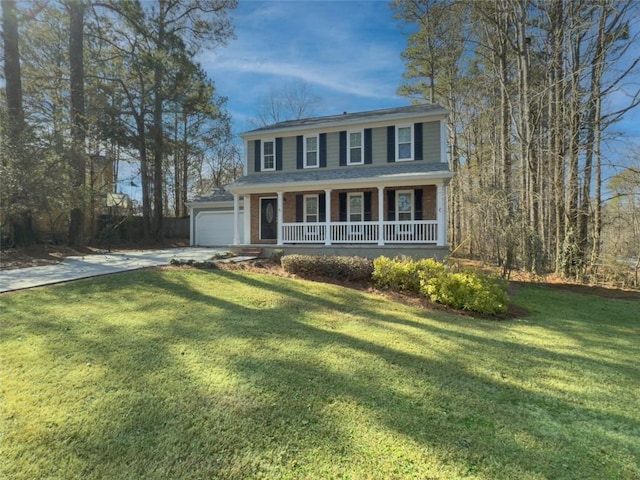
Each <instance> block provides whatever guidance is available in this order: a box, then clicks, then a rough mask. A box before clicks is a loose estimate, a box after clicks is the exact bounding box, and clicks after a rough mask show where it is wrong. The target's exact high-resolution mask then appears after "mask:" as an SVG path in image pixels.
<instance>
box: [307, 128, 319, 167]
mask: <svg viewBox="0 0 640 480" xmlns="http://www.w3.org/2000/svg"><path fill="white" fill-rule="evenodd" d="M304 145H305V152H304V162H305V163H304V166H305V168H316V167H317V166H318V137H316V136H314V137H305V139H304Z"/></svg>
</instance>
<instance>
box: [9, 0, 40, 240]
mask: <svg viewBox="0 0 640 480" xmlns="http://www.w3.org/2000/svg"><path fill="white" fill-rule="evenodd" d="M2 29H3V32H4V33H3V35H4V37H3V40H4V42H3V44H4V75H5V92H6V102H7V125H6V133H5V134H6V148H7V151H11V152H12V155H11V157H9V156H8V155H2V163H3V166H4V167H9V164H11V170H12V171H13V172H14V173H16V178H17V185H16V186H15V188H14V189H13V192H12V193H11V197H12V198H10V199H9V201H10V203H11V204H13V203H23V202H22V200H23V199H24V197H25V196H26V195H30V194H31V192H30V191H28V190H29V188H28V187H27V186H26V185H27V182H26V177H27V176H28V175H29V174H30V171H31V170H30V169H31V164H32V162H33V159H32V158H31V157H30V155H28V154H27V153H26V151H25V148H24V147H25V145H24V130H25V121H24V107H23V101H22V72H21V66H20V48H19V39H20V35H19V32H18V15H17V10H16V2H15V1H14V0H2ZM8 223H9V224H10V225H11V236H12V238H13V240H12V243H14V244H16V245H30V244H33V243H35V241H36V231H35V228H34V224H33V213H32V211H31V210H30V209H28V208H27V209H23V210H22V211H20V212H10V213H9V214H8ZM3 246H4V245H3Z"/></svg>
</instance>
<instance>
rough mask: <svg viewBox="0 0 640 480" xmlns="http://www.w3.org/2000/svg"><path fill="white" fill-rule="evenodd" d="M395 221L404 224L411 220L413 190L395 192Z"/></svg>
mask: <svg viewBox="0 0 640 480" xmlns="http://www.w3.org/2000/svg"><path fill="white" fill-rule="evenodd" d="M396 205H397V206H398V208H397V210H396V220H397V221H399V222H406V221H410V220H413V212H414V203H413V190H398V191H397V192H396Z"/></svg>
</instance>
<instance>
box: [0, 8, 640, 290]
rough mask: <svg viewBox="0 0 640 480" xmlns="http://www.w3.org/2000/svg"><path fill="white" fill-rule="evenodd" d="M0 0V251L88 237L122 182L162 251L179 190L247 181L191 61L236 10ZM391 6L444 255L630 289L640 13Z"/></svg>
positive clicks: (270, 108) (189, 192)
mask: <svg viewBox="0 0 640 480" xmlns="http://www.w3.org/2000/svg"><path fill="white" fill-rule="evenodd" d="M1 4H2V39H3V48H2V54H3V60H4V78H5V89H4V91H2V93H0V95H4V97H2V102H1V104H0V128H1V129H2V132H1V142H2V144H1V147H2V148H1V149H0V169H1V170H0V174H1V177H2V178H1V182H2V188H1V189H0V201H1V205H2V213H1V219H0V220H1V223H2V232H1V237H2V246H3V247H6V246H8V245H21V244H29V243H33V242H35V241H38V240H39V236H38V235H39V231H40V230H42V229H43V228H44V229H45V230H46V228H50V229H54V228H58V229H59V228H60V225H63V226H64V228H65V229H67V231H68V242H69V243H70V244H71V245H81V244H83V243H85V242H87V241H91V240H92V239H94V238H95V233H96V232H94V231H93V228H94V225H95V218H97V216H99V215H100V214H104V213H105V212H104V211H101V210H100V208H99V207H100V206H101V205H104V204H105V202H104V195H105V194H106V193H107V192H116V191H122V190H123V186H124V187H125V188H124V191H125V192H126V186H127V185H129V186H131V187H132V188H133V187H134V185H135V188H137V187H140V189H141V194H140V206H139V210H140V214H141V216H142V218H143V235H144V237H146V238H148V239H155V240H161V239H162V237H163V235H164V229H163V219H164V218H165V217H166V216H176V217H181V216H184V215H186V210H185V206H184V202H185V201H186V200H187V196H195V195H198V194H208V193H210V192H211V190H212V189H213V188H214V187H217V186H221V185H224V184H227V183H229V182H230V181H232V180H233V179H234V178H236V177H237V176H238V175H240V174H241V172H242V168H241V152H240V149H241V147H240V146H239V144H238V141H237V138H234V135H233V133H232V128H231V118H230V116H229V114H228V112H227V111H226V108H225V104H226V99H225V98H224V97H221V96H220V95H219V94H218V92H217V91H216V88H215V84H214V83H213V81H212V80H211V79H210V78H208V77H207V74H206V73H205V72H204V70H203V69H202V67H201V66H200V65H199V64H198V63H197V61H196V60H195V58H196V56H197V54H198V53H199V52H200V51H201V50H202V49H203V48H215V47H216V46H222V45H225V43H226V42H227V41H228V40H229V39H231V38H232V37H233V26H232V24H231V22H230V18H229V12H230V10H231V9H233V8H235V6H236V2H235V0H153V1H147V2H140V1H137V0H102V1H90V0H60V1H44V0H41V1H40V0H34V1H31V2H15V1H14V0H2V1H1ZM390 6H391V9H390V12H389V15H395V16H396V18H397V19H398V21H399V24H400V26H401V28H403V29H404V30H406V31H407V32H408V33H407V48H406V50H405V51H404V52H403V53H402V57H403V59H404V61H405V64H406V71H405V74H404V78H405V82H404V83H403V85H401V86H399V90H398V91H399V93H400V94H401V95H404V96H406V97H407V98H409V99H411V100H412V101H414V102H422V103H424V102H436V103H440V104H441V105H443V106H444V107H446V108H447V109H449V110H450V112H451V115H450V118H449V144H450V157H451V168H452V170H453V171H454V173H455V176H454V178H453V180H452V182H451V188H450V189H449V193H450V196H449V205H448V207H449V219H450V225H449V243H450V244H451V245H452V248H453V249H454V250H455V254H456V255H464V256H468V257H471V258H477V259H481V260H484V261H487V262H491V263H495V264H497V265H500V266H501V267H502V270H503V273H504V274H505V275H507V274H508V273H509V272H510V271H511V269H513V268H521V269H525V270H529V271H531V272H535V273H545V272H549V271H555V272H557V273H558V274H560V275H563V276H566V277H572V278H576V279H579V280H601V279H606V280H614V281H617V282H618V283H626V284H630V283H634V282H635V284H636V285H637V284H638V272H639V270H640V154H639V153H638V152H640V145H638V144H637V143H636V144H628V143H626V142H631V141H632V139H625V138H624V137H622V136H621V135H620V133H619V130H618V129H617V128H616V125H617V123H618V122H619V121H620V120H622V119H624V117H625V114H627V113H628V112H629V111H630V110H632V109H634V108H637V107H638V104H639V102H640V87H639V82H640V55H639V53H638V52H639V51H640V48H639V47H640V45H639V44H638V35H639V30H640V27H639V21H640V20H639V19H640V2H638V1H637V0H394V1H392V2H391V3H390ZM318 101H319V99H318V97H317V95H315V93H314V92H313V91H312V89H311V88H310V87H309V85H307V84H303V83H299V82H298V83H291V84H290V85H289V86H288V87H287V86H285V88H284V91H279V90H278V91H272V92H270V93H269V94H267V95H266V96H265V98H264V99H262V100H261V101H259V103H258V105H259V107H258V111H257V112H256V119H255V123H256V125H264V124H266V123H272V122H275V121H281V120H287V119H291V118H299V117H302V116H310V115H313V114H314V113H315V112H314V111H313V107H314V106H315V105H317V104H318ZM635 141H636V142H638V139H637V138H636V139H635ZM106 164H109V165H112V166H113V167H112V168H108V169H106V170H105V165H106ZM104 175H106V176H107V177H108V178H106V179H105V178H104ZM118 213H119V214H121V213H122V212H118ZM43 223H46V224H47V225H48V227H43ZM40 240H41V238H40Z"/></svg>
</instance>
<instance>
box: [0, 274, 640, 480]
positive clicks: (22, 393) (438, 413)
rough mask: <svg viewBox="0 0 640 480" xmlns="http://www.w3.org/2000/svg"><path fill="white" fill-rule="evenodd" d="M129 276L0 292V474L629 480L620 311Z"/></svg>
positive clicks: (628, 337) (247, 280) (637, 306)
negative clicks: (470, 304)
mask: <svg viewBox="0 0 640 480" xmlns="http://www.w3.org/2000/svg"><path fill="white" fill-rule="evenodd" d="M515 301H516V302H517V303H518V304H520V305H522V306H524V307H526V308H528V309H529V310H530V311H531V312H532V315H531V316H530V317H527V318H522V319H517V320H513V321H509V322H493V321H488V320H477V319H473V318H468V317H459V316H456V315H451V314H446V313H442V312H432V311H426V310H420V309H418V308H414V307H409V306H405V305H399V304H395V303H393V302H391V301H389V300H387V299H384V298H382V297H377V296H374V295H368V294H364V293H362V292H358V291H354V290H349V289H344V288H341V287H337V286H332V285H325V284H320V283H312V282H306V281H301V280H290V279H284V278H278V277H273V276H266V275H256V274H249V273H240V272H229V271H226V272H222V271H215V272H205V271H199V270H186V269H174V270H148V271H140V272H135V273H128V274H121V275H114V276H109V277H102V278H100V279H93V280H87V281H81V282H75V283H70V284H66V285H60V286H56V287H50V288H41V289H35V290H31V291H25V292H17V293H11V294H3V295H2V296H0V478H8V479H38V478H47V479H56V478H60V479H71V478H83V479H104V478H109V479H146V478H148V479H169V478H171V479H178V478H179V479H204V478H224V479H235V478H237V479H244V478H272V479H280V478H300V479H308V478H321V479H325V478H352V479H358V478H376V479H377V478H381V479H387V478H420V479H458V478H464V479H510V480H511V479H547V478H548V479H580V480H584V479H607V480H608V479H638V478H640V465H639V459H640V394H639V392H640V369H639V367H638V359H639V358H640V303H638V302H634V301H623V300H606V299H603V298H598V297H591V296H582V295H577V294H572V293H568V292H559V291H554V290H551V289H548V288H544V287H522V288H520V289H519V290H518V292H517V294H516V296H515Z"/></svg>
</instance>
